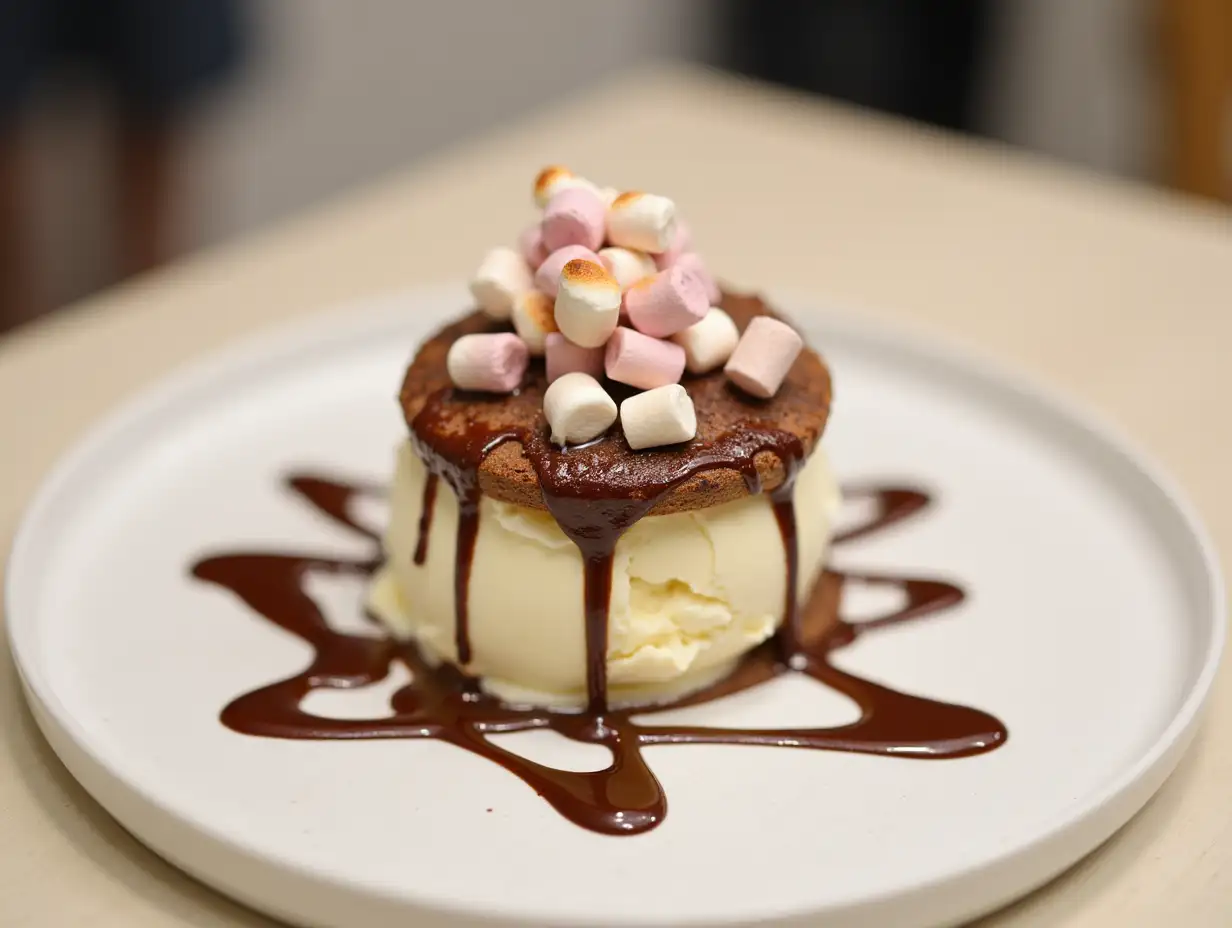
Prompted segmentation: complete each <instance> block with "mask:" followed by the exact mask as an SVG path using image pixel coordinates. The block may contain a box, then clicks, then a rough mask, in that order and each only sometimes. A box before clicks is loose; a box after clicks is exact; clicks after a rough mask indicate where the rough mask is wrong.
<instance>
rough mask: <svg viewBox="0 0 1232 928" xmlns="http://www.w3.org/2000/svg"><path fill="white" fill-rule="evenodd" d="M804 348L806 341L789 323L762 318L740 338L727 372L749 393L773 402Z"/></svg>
mask: <svg viewBox="0 0 1232 928" xmlns="http://www.w3.org/2000/svg"><path fill="white" fill-rule="evenodd" d="M803 347H804V340H803V339H802V338H800V335H799V333H798V332H796V330H795V329H793V328H792V327H791V326H789V325H787V323H785V322H780V321H779V320H778V319H772V318H771V317H769V316H758V317H757V318H755V319H753V321H752V322H750V323H749V324H748V327H747V328H746V329H745V330H744V334H743V335H741V336H740V342H739V343H738V344H737V345H736V350H735V351H733V352H732V356H731V358H730V359H729V360H728V362H727V365H726V366H725V367H724V368H723V372H724V373H725V374H727V379H728V380H730V381H731V382H732V383H734V384H735V385H736V386H738V387H739V388H740V389H741V390H743V391H744V392H745V393H749V394H751V395H753V396H756V397H760V398H761V399H769V398H770V397H772V396H774V394H776V393H777V392H778V390H779V387H780V386H782V384H783V378H785V377H786V376H787V372H788V371H789V370H791V366H792V364H794V363H795V360H796V358H797V356H799V354H800V350H801V349H802V348H803Z"/></svg>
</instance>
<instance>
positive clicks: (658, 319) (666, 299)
mask: <svg viewBox="0 0 1232 928" xmlns="http://www.w3.org/2000/svg"><path fill="white" fill-rule="evenodd" d="M624 308H625V312H626V313H627V314H628V316H629V321H630V322H632V323H633V327H634V328H635V329H637V330H638V331H639V332H644V333H646V334H647V335H651V336H654V337H655V338H667V336H669V335H675V334H676V333H677V332H682V331H684V330H685V329H687V328H688V327H689V326H691V325H694V324H695V323H698V322H701V321H702V319H703V318H705V316H706V312H707V311H708V310H709V309H710V301H709V300H708V299H707V298H706V284H705V281H704V280H702V278H701V277H700V276H699V275H698V274H696V273H694V271H693V270H692V269H691V268H688V267H685V266H682V265H673V266H672V267H669V268H668V269H667V270H665V271H659V272H658V273H657V274H655V275H654V277H648V278H646V279H645V280H643V281H641V282H640V283H637V284H635V285H634V286H632V287H630V288H629V291H628V292H627V293H626V294H625V297H624Z"/></svg>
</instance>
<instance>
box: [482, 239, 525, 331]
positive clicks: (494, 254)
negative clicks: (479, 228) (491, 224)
mask: <svg viewBox="0 0 1232 928" xmlns="http://www.w3.org/2000/svg"><path fill="white" fill-rule="evenodd" d="M534 285H535V282H534V277H533V276H532V275H531V270H530V268H529V267H528V266H527V264H526V259H524V258H523V257H522V256H521V255H520V254H518V253H517V252H516V251H515V250H514V249H512V248H505V247H504V246H501V247H499V248H493V249H492V250H491V251H489V252H488V253H487V254H486V255H484V257H483V261H482V262H481V263H480V265H479V270H477V271H476V272H475V276H474V277H473V278H471V295H472V296H473V297H474V298H475V302H476V303H477V304H479V308H480V309H482V310H483V311H484V312H485V313H487V314H488V315H489V316H491V317H492V318H493V319H508V318H509V314H510V313H511V312H513V302H514V300H515V299H517V297H518V296H520V295H521V294H523V293H525V292H526V291H527V290H530V289H532V288H533V287H534Z"/></svg>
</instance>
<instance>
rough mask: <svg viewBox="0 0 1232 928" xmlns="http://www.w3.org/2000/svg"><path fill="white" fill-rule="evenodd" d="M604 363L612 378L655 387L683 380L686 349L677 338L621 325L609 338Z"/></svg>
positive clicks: (649, 387)
mask: <svg viewBox="0 0 1232 928" xmlns="http://www.w3.org/2000/svg"><path fill="white" fill-rule="evenodd" d="M604 367H605V369H606V370H607V375H608V377H610V378H611V379H612V380H618V381H620V382H621V383H627V384H628V385H629V386H631V387H637V388H638V389H639V390H653V389H654V388H655V387H662V386H666V385H667V384H669V383H677V382H678V381H679V380H680V376H681V375H682V374H683V373H684V349H683V348H681V347H680V346H679V345H677V344H676V343H675V342H665V341H662V340H661V339H658V338H651V337H650V336H649V335H643V334H642V333H641V332H635V331H634V330H633V329H626V328H623V327H621V328H618V329H617V330H616V331H615V332H614V333H613V334H612V337H611V338H610V339H608V343H607V353H606V355H605V356H604Z"/></svg>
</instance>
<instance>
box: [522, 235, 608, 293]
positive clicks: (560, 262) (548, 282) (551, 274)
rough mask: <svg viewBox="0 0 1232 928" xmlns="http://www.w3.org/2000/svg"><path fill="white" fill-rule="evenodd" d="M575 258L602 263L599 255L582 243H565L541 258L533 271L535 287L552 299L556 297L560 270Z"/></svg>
mask: <svg viewBox="0 0 1232 928" xmlns="http://www.w3.org/2000/svg"><path fill="white" fill-rule="evenodd" d="M575 258H585V259H586V260H587V261H593V262H595V264H599V265H602V263H603V262H601V261H600V260H599V256H598V255H597V254H595V253H594V252H593V251H591V250H590V249H589V248H587V247H585V246H584V245H566V246H565V247H564V248H558V249H556V251H554V252H552V253H551V254H549V255H548V256H547V257H546V258H544V259H543V263H542V264H540V265H539V270H537V271H535V289H536V290H542V291H543V292H544V293H546V294H547V295H548V296H550V297H551V298H552V299H556V291H557V289H559V287H560V272H561V271H563V270H564V269H565V265H566V264H568V263H569V262H570V261H572V260H574V259H575Z"/></svg>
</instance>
